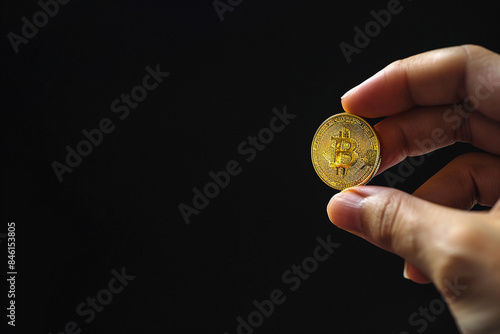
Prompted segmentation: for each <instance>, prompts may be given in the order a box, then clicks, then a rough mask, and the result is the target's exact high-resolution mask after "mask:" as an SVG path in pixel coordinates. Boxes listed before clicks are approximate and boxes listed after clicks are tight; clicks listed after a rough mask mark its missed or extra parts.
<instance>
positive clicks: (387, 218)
mask: <svg viewBox="0 0 500 334" xmlns="http://www.w3.org/2000/svg"><path fill="white" fill-rule="evenodd" d="M401 201H402V200H401V197H400V196H391V193H390V192H387V193H385V194H381V195H380V196H377V198H376V203H371V205H369V206H368V210H367V214H368V215H369V217H367V218H368V219H367V220H369V221H370V226H369V227H368V228H369V229H370V231H369V235H370V236H371V238H372V239H373V240H374V241H376V242H377V244H378V245H380V246H381V247H383V248H385V249H394V243H395V242H396V238H395V236H396V235H399V234H398V233H397V230H398V229H399V228H400V221H401V217H400V215H401V209H400V208H401ZM365 225H366V224H365Z"/></svg>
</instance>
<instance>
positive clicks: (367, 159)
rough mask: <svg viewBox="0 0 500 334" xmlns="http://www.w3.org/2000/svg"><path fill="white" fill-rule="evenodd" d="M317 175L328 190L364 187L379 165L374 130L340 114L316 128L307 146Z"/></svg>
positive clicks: (350, 116) (364, 122)
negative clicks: (309, 146) (309, 147)
mask: <svg viewBox="0 0 500 334" xmlns="http://www.w3.org/2000/svg"><path fill="white" fill-rule="evenodd" d="M311 159H312V163H313V166H314V170H315V171H316V173H317V174H318V176H319V177H320V178H321V180H323V182H325V183H326V184H327V185H329V186H330V187H332V188H334V189H337V190H343V189H345V188H349V187H353V186H358V185H362V184H366V183H367V182H368V181H370V179H371V178H372V177H373V176H374V175H375V174H376V173H377V170H378V167H379V166H380V143H379V140H378V138H377V134H376V133H375V130H373V128H372V127H371V126H370V124H368V123H367V122H366V121H365V120H364V119H362V118H361V117H359V116H356V115H353V114H348V113H341V114H336V115H333V116H331V117H329V118H328V119H327V120H326V121H324V122H323V124H321V125H320V127H319V128H318V130H317V131H316V133H315V134H314V138H313V141H312V145H311Z"/></svg>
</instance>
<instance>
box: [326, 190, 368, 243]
mask: <svg viewBox="0 0 500 334" xmlns="http://www.w3.org/2000/svg"><path fill="white" fill-rule="evenodd" d="M364 199H365V197H363V196H361V195H360V194H359V193H358V192H356V191H352V190H347V191H342V192H340V193H338V194H336V195H335V196H333V197H332V198H331V199H330V202H329V203H328V206H327V212H328V218H330V221H331V222H332V223H333V224H335V225H336V226H338V227H340V228H341V229H343V230H346V231H349V232H351V233H355V234H359V233H361V227H360V221H359V209H360V207H361V205H362V202H363V200H364Z"/></svg>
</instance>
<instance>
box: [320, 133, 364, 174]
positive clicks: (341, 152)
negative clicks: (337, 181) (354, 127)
mask: <svg viewBox="0 0 500 334" xmlns="http://www.w3.org/2000/svg"><path fill="white" fill-rule="evenodd" d="M330 139H331V141H332V143H331V144H330V148H331V150H329V151H325V152H323V157H324V158H325V159H326V160H327V161H328V162H329V166H330V167H331V168H335V171H336V174H337V175H340V176H341V177H344V176H345V172H346V168H349V167H352V166H353V165H354V164H355V163H356V161H358V157H359V156H358V154H357V153H356V151H355V150H356V147H358V142H357V141H356V140H355V139H353V138H351V131H349V129H347V128H345V127H342V130H340V131H339V135H338V137H333V136H332V137H331V138H330Z"/></svg>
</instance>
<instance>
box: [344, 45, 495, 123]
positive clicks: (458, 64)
mask: <svg viewBox="0 0 500 334" xmlns="http://www.w3.org/2000/svg"><path fill="white" fill-rule="evenodd" d="M341 99H342V106H343V107H344V109H345V110H346V111H347V112H350V113H353V114H357V115H360V116H364V117H370V118H372V117H373V118H374V117H382V116H390V115H394V114H396V113H399V112H402V111H405V110H408V109H410V108H412V107H414V106H436V105H445V104H453V103H461V102H464V101H465V102H467V103H469V104H470V105H471V106H472V107H474V108H475V109H478V110H479V111H481V112H482V113H483V114H485V115H486V116H488V117H490V118H492V119H494V120H497V121H500V108H499V107H498V106H499V105H500V56H499V55H498V54H496V53H494V52H491V51H489V50H487V49H485V48H483V47H480V46H476V45H462V46H456V47H450V48H444V49H438V50H433V51H429V52H425V53H421V54H418V55H415V56H412V57H409V58H406V59H402V60H398V61H396V62H393V63H392V64H390V65H388V66H387V67H386V68H384V69H383V70H381V71H379V72H378V73H376V74H375V75H374V76H372V77H371V78H369V79H367V80H366V81H364V82H363V83H361V84H360V85H358V86H356V87H354V88H353V89H351V90H350V91H348V92H347V93H346V94H344V96H343V97H342V98H341Z"/></svg>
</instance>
